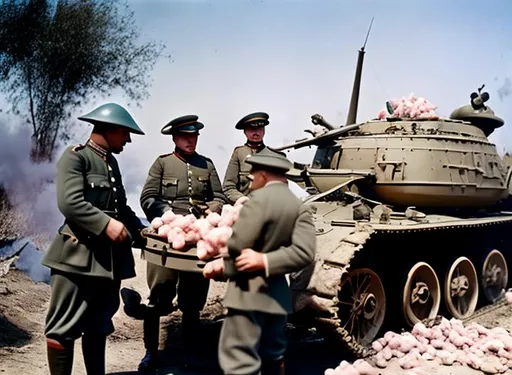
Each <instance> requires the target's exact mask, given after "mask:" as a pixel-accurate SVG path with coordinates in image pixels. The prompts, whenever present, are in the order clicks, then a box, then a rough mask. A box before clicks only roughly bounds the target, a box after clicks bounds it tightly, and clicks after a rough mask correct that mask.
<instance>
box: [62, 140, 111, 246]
mask: <svg viewBox="0 0 512 375" xmlns="http://www.w3.org/2000/svg"><path fill="white" fill-rule="evenodd" d="M56 181H57V184H56V185H57V205H58V207H59V210H60V212H62V214H63V215H64V217H65V218H66V219H67V220H70V221H72V222H73V224H76V225H78V226H79V227H81V228H83V229H84V230H86V231H88V232H91V233H93V234H94V235H96V236H99V235H100V234H101V233H102V232H103V231H104V230H105V228H106V227H107V224H108V222H109V221H110V219H111V218H110V216H108V215H107V214H106V213H104V212H103V211H101V210H100V209H98V208H97V207H94V206H93V205H92V204H91V203H89V202H87V201H86V200H85V198H84V160H83V159H82V156H81V155H80V154H79V153H78V152H75V151H72V150H71V149H68V150H66V152H65V153H64V154H63V155H62V156H61V158H60V159H59V162H58V163H57V178H56Z"/></svg>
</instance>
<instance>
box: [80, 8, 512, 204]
mask: <svg viewBox="0 0 512 375" xmlns="http://www.w3.org/2000/svg"><path fill="white" fill-rule="evenodd" d="M128 3H129V4H130V5H131V7H132V9H133V10H134V12H135V17H136V21H137V23H138V25H139V27H140V28H141V32H142V35H143V37H144V38H152V39H158V40H162V41H164V42H165V43H166V44H167V47H168V51H169V52H170V53H171V54H172V57H173V62H172V63H169V62H166V61H161V62H159V63H158V64H157V65H156V67H155V70H154V72H153V79H154V83H153V86H152V88H151V89H150V92H151V97H150V98H149V99H148V100H147V101H145V102H144V103H143V106H142V108H132V109H131V113H132V114H133V116H134V117H135V119H136V120H137V121H138V122H139V123H140V125H141V127H142V128H143V129H144V130H145V132H146V134H147V135H146V136H134V137H133V143H132V144H130V145H128V147H127V148H126V149H125V152H123V154H121V155H120V156H119V158H118V159H119V161H120V164H121V167H122V171H123V175H124V180H125V184H127V185H128V188H129V189H128V191H129V192H130V195H129V203H130V204H131V205H132V207H133V208H134V209H136V210H137V211H138V212H139V213H141V211H140V207H139V203H138V194H139V193H140V190H141V188H142V184H143V183H144V180H145V178H146V175H147V171H148V169H149V167H150V165H151V163H152V162H153V161H154V159H155V158H156V157H157V156H158V155H159V154H162V153H167V152H170V151H171V150H172V148H173V144H172V140H171V138H170V137H165V136H162V135H161V134H160V129H161V127H162V126H163V125H165V123H166V122H168V121H169V120H170V119H172V118H174V117H177V116H180V115H184V114H197V115H198V116H199V117H200V121H202V122H203V123H204V124H205V128H204V130H203V131H202V133H201V136H200V140H199V144H198V151H199V152H200V153H202V154H204V155H206V156H209V157H211V158H212V159H213V160H214V162H215V165H216V167H217V170H218V172H219V175H220V176H221V178H222V177H223V176H224V172H225V168H226V166H227V163H228V160H229V157H230V154H231V151H232V149H233V147H235V146H237V145H239V144H241V143H242V142H243V141H244V137H243V134H242V132H241V131H237V130H235V129H234V125H235V123H236V122H237V121H238V120H239V119H240V118H241V117H242V116H244V115H246V114H247V113H250V112H253V111H265V112H268V113H269V114H270V121H271V125H270V126H269V127H268V128H267V135H266V142H267V143H268V144H269V145H271V146H278V145H282V144H284V143H288V142H291V141H293V140H295V139H299V138H303V137H305V136H306V135H307V134H306V133H304V132H303V130H304V129H306V128H309V127H310V126H311V122H310V116H311V115H312V114H314V113H319V114H321V115H323V116H324V117H325V118H326V119H327V120H328V121H330V122H331V123H336V124H339V125H341V124H343V122H344V121H345V119H346V114H347V108H348V104H349V98H350V94H351V90H352V83H353V78H354V69H355V64H356V59H357V50H358V49H359V48H360V47H361V45H362V44H363V42H364V38H365V35H366V31H367V28H368V25H369V23H370V20H371V18H372V16H375V20H374V24H373V28H372V31H371V35H370V37H369V41H368V44H367V46H366V51H367V53H366V56H365V64H364V69H363V79H362V89H361V98H360V102H359V113H358V121H364V120H367V119H370V118H373V117H375V116H377V114H378V112H379V111H380V110H381V109H383V108H384V103H385V101H386V100H389V99H392V98H399V97H401V96H407V95H409V94H410V93H411V92H414V93H415V94H417V95H419V96H423V97H425V98H427V99H428V100H429V101H431V102H432V103H434V104H435V105H437V106H438V109H437V112H438V114H440V115H442V116H448V115H449V114H450V112H451V111H452V110H453V109H455V108H456V107H457V106H459V105H464V104H468V103H469V95H470V93H471V92H472V91H476V89H477V88H478V87H479V86H480V85H482V84H483V83H485V85H486V90H487V91H488V92H489V93H490V94H491V100H490V102H489V104H490V106H491V107H492V108H493V109H494V110H495V111H496V113H497V115H499V116H501V117H502V118H503V119H504V120H505V121H506V124H505V126H503V127H502V128H501V129H499V130H497V131H496V132H495V134H493V135H492V136H491V140H492V141H493V142H495V143H496V144H497V147H498V149H499V151H500V152H502V151H503V150H504V149H511V150H512V130H511V129H510V127H511V124H507V122H510V123H512V95H510V96H508V97H504V98H502V100H500V98H499V96H498V92H497V90H498V89H499V88H500V87H502V86H504V84H505V79H506V77H509V78H512V22H510V20H511V17H512V2H511V1H510V0H502V1H492V0H486V1H485V2H482V1H475V0H466V1H461V0H450V1H446V0H445V1H432V0H429V1H363V0H360V1H320V0H316V1H306V0H304V1H277V0H274V1H271V0H263V1H261V0H224V1H222V0H219V1H215V0H210V1H199V0H186V1H172V0H168V1H164V0H160V1H152V0H131V1H128ZM112 100H114V101H116V102H118V103H119V104H124V103H125V99H124V98H122V97H114V98H112ZM95 104H99V103H94V104H91V108H84V112H86V111H88V110H90V109H92V107H93V106H94V105H95ZM79 129H80V128H79ZM89 130H90V128H89V127H87V126H85V128H83V129H81V131H78V132H77V135H79V136H80V139H78V141H83V140H84V137H86V136H87V132H88V131H89ZM313 153H314V149H304V150H300V151H294V152H292V153H290V154H289V157H290V158H292V159H295V160H297V161H300V162H310V160H311V158H312V156H313Z"/></svg>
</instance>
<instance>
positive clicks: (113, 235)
mask: <svg viewBox="0 0 512 375" xmlns="http://www.w3.org/2000/svg"><path fill="white" fill-rule="evenodd" d="M105 234H106V235H107V237H108V238H110V239H111V240H112V241H113V242H117V243H120V242H123V241H126V238H127V237H128V232H127V230H126V227H125V226H124V224H123V223H121V222H120V221H118V220H116V219H110V221H109V222H108V224H107V228H106V229H105Z"/></svg>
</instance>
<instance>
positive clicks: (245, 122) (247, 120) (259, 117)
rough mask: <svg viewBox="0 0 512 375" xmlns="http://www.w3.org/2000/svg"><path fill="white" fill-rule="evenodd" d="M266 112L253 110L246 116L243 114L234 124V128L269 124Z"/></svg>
mask: <svg viewBox="0 0 512 375" xmlns="http://www.w3.org/2000/svg"><path fill="white" fill-rule="evenodd" d="M268 117H269V116H268V114H267V113H265V112H254V113H251V114H249V115H247V116H244V117H243V118H242V119H241V120H240V121H238V122H237V124H236V125H235V128H236V129H244V128H245V127H247V126H252V127H258V126H267V125H268V124H269V121H268Z"/></svg>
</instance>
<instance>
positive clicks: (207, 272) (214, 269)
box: [203, 258, 224, 280]
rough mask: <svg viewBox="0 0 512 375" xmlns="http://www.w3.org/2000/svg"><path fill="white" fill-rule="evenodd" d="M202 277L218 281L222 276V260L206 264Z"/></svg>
mask: <svg viewBox="0 0 512 375" xmlns="http://www.w3.org/2000/svg"><path fill="white" fill-rule="evenodd" d="M203 276H204V277H205V278H207V279H214V280H219V279H222V278H223V276H224V260H223V259H222V258H219V259H215V260H213V261H211V262H208V263H207V264H206V265H205V266H204V269H203Z"/></svg>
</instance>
